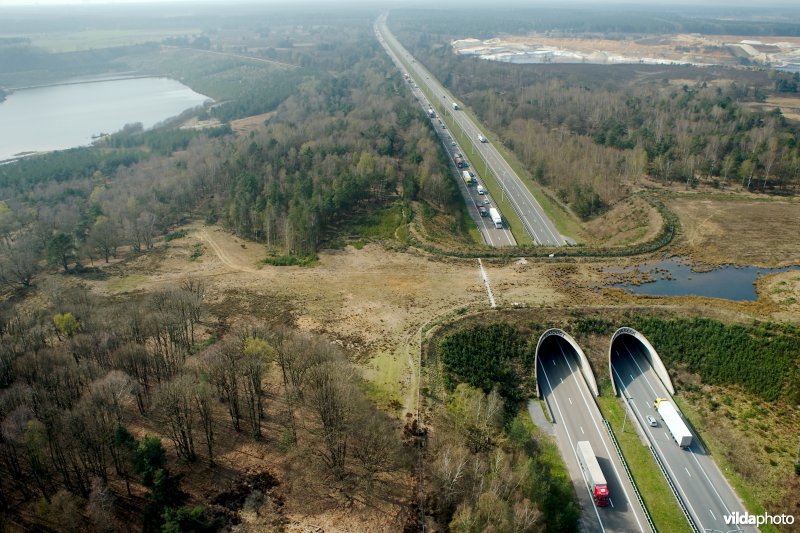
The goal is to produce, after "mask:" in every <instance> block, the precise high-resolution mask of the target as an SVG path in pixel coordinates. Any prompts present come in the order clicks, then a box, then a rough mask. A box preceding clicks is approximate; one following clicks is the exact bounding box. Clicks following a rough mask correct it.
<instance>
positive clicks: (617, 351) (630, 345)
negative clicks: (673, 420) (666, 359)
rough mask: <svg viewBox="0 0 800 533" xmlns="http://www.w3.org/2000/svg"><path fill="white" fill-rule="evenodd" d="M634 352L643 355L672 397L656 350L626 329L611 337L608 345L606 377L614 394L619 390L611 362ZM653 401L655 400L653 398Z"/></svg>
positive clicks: (641, 336)
mask: <svg viewBox="0 0 800 533" xmlns="http://www.w3.org/2000/svg"><path fill="white" fill-rule="evenodd" d="M634 352H638V353H641V354H643V355H644V357H645V358H646V359H647V361H648V362H649V363H650V367H651V368H652V369H653V371H654V372H655V373H656V376H658V379H659V380H660V381H661V383H662V384H663V385H664V388H666V389H667V390H668V391H669V393H670V394H673V395H674V394H675V387H673V386H672V380H671V379H670V377H669V373H668V372H667V368H666V367H665V366H664V363H663V362H662V361H661V356H659V355H658V352H656V349H655V348H653V345H652V344H650V341H648V340H647V338H645V336H644V335H642V334H641V333H639V332H638V331H636V330H635V329H633V328H628V327H622V328H619V329H618V330H617V331H616V332H615V333H614V335H613V336H612V337H611V343H610V344H609V345H608V375H609V377H610V378H611V386H612V387H613V388H614V394H616V395H619V390H618V389H617V380H616V379H614V378H615V377H618V376H615V375H614V372H615V371H614V364H613V360H614V359H615V358H616V357H633V353H634ZM653 399H654V400H655V398H653Z"/></svg>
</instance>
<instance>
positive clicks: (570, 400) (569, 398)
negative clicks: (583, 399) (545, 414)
mask: <svg viewBox="0 0 800 533" xmlns="http://www.w3.org/2000/svg"><path fill="white" fill-rule="evenodd" d="M567 400H569V404H570V405H572V398H571V397H569V396H567Z"/></svg>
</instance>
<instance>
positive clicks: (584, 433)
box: [578, 426, 586, 435]
mask: <svg viewBox="0 0 800 533" xmlns="http://www.w3.org/2000/svg"><path fill="white" fill-rule="evenodd" d="M578 427H579V428H581V434H582V435H586V432H585V431H584V430H583V426H578Z"/></svg>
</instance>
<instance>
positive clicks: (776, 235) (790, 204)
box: [668, 196, 800, 267]
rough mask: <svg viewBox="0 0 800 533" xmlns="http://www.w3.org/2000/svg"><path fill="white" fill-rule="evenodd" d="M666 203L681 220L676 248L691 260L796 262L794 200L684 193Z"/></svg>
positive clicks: (799, 255)
mask: <svg viewBox="0 0 800 533" xmlns="http://www.w3.org/2000/svg"><path fill="white" fill-rule="evenodd" d="M668 205H669V208H670V209H672V210H673V211H674V212H675V213H676V214H677V215H678V217H679V219H680V223H681V232H680V238H679V240H678V241H677V244H678V247H679V248H680V249H681V251H682V252H685V253H686V254H688V255H689V256H691V258H692V259H694V260H695V261H698V262H701V263H707V264H711V265H717V264H723V263H733V264H736V265H756V266H764V267H777V266H784V265H790V264H797V263H798V261H800V239H797V221H798V220H800V202H798V201H796V200H786V201H781V200H755V199H752V200H751V199H747V198H741V199H738V198H733V197H731V199H710V198H703V197H699V196H698V197H696V198H695V197H687V196H684V197H678V198H675V199H672V200H670V201H669V202H668Z"/></svg>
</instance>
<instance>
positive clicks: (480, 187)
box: [478, 185, 486, 195]
mask: <svg viewBox="0 0 800 533" xmlns="http://www.w3.org/2000/svg"><path fill="white" fill-rule="evenodd" d="M478 194H481V195H483V194H486V189H485V188H484V187H483V185H478Z"/></svg>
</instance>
